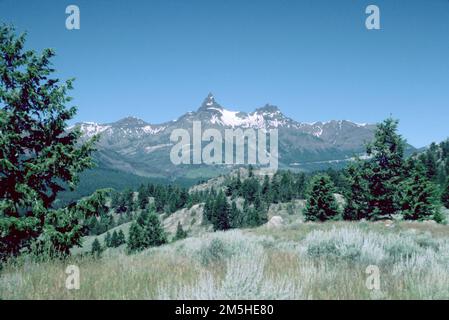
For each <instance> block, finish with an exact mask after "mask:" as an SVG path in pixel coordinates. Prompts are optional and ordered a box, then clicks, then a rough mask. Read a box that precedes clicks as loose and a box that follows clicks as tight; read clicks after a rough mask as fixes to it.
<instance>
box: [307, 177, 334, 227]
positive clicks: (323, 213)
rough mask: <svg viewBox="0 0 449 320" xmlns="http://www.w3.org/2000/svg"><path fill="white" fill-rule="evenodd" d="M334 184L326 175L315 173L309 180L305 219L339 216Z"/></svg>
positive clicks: (314, 219) (326, 218)
mask: <svg viewBox="0 0 449 320" xmlns="http://www.w3.org/2000/svg"><path fill="white" fill-rule="evenodd" d="M334 191H335V188H334V185H333V183H332V181H331V179H330V178H329V176H327V175H316V176H315V177H313V178H312V180H311V182H310V190H309V192H308V197H307V203H306V207H305V209H304V215H305V218H306V220H307V221H326V220H335V219H338V217H339V208H338V203H337V201H336V199H335V197H334Z"/></svg>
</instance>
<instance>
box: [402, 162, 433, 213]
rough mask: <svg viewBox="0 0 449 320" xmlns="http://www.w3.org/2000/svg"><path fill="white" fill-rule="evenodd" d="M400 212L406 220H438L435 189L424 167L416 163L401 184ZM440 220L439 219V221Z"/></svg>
mask: <svg viewBox="0 0 449 320" xmlns="http://www.w3.org/2000/svg"><path fill="white" fill-rule="evenodd" d="M401 189H402V193H403V195H402V214H403V216H404V219H406V220H429V219H436V220H440V213H439V210H440V208H439V203H438V200H437V197H436V194H437V189H436V187H435V185H434V184H433V183H432V182H431V181H430V180H429V178H428V177H427V175H426V168H425V167H424V166H423V165H421V164H420V163H417V164H416V165H415V166H414V168H413V169H412V171H411V173H410V174H409V177H408V178H407V179H406V180H405V181H404V182H403V183H402V184H401ZM439 222H441V221H439Z"/></svg>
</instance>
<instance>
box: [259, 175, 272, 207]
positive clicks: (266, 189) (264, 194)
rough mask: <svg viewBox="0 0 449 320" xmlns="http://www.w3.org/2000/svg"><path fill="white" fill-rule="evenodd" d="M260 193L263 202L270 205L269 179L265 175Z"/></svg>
mask: <svg viewBox="0 0 449 320" xmlns="http://www.w3.org/2000/svg"><path fill="white" fill-rule="evenodd" d="M260 192H261V193H262V197H263V199H264V201H265V202H266V203H267V204H269V203H271V190H270V177H268V175H267V174H266V175H265V176H264V177H263V183H262V188H261V190H260Z"/></svg>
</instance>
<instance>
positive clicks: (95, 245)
mask: <svg viewBox="0 0 449 320" xmlns="http://www.w3.org/2000/svg"><path fill="white" fill-rule="evenodd" d="M102 252H103V248H102V247H101V244H100V241H98V238H95V240H94V242H92V249H91V254H92V255H93V256H94V257H95V258H100V256H101V253H102Z"/></svg>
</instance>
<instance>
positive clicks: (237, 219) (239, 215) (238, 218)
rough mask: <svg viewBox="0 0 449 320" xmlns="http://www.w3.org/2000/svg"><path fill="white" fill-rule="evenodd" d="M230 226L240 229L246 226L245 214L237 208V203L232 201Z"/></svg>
mask: <svg viewBox="0 0 449 320" xmlns="http://www.w3.org/2000/svg"><path fill="white" fill-rule="evenodd" d="M229 225H230V227H231V228H239V227H241V226H243V225H244V216H243V212H242V211H240V210H239V209H238V208H237V204H236V203H235V201H232V204H231V210H230V212H229Z"/></svg>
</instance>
